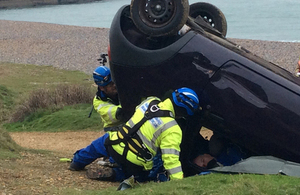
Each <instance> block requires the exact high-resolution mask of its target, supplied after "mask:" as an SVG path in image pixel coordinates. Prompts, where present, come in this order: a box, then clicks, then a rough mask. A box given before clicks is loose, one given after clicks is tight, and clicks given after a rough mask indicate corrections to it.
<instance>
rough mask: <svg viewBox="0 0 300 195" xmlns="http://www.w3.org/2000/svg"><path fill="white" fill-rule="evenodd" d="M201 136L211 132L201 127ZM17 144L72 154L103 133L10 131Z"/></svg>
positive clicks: (207, 135) (208, 134)
mask: <svg viewBox="0 0 300 195" xmlns="http://www.w3.org/2000/svg"><path fill="white" fill-rule="evenodd" d="M201 134H202V135H203V137H208V138H209V137H210V136H211V134H212V133H211V132H210V131H209V130H207V129H202V130H201ZM10 135H11V137H12V138H13V140H15V142H16V143H17V144H19V145H20V146H22V147H25V148H30V149H43V150H50V151H56V152H60V153H64V154H66V155H70V156H71V155H72V154H73V153H74V152H75V151H76V150H78V149H81V148H84V147H86V146H87V145H89V144H90V143H91V142H92V141H93V140H94V139H96V138H98V137H100V136H102V135H103V131H101V132H95V131H78V132H71V131H70V132H58V133H44V132H20V133H10Z"/></svg>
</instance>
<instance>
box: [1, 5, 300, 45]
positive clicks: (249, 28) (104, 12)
mask: <svg viewBox="0 0 300 195" xmlns="http://www.w3.org/2000/svg"><path fill="white" fill-rule="evenodd" d="M130 2H131V1H130V0H101V1H98V2H93V3H86V4H68V5H51V6H41V7H34V8H23V9H8V10H0V20H13V21H30V22H44V23H54V24H63V25H75V26H87V27H103V28H110V24H111V21H112V19H113V17H114V15H115V13H116V12H117V11H118V10H119V8H120V7H122V6H123V5H129V4H130ZM195 2H199V1H195V0H190V1H189V3H190V4H192V3H195ZM202 2H203V1H202ZM204 2H208V3H211V4H213V5H215V6H216V7H218V8H219V9H220V10H221V11H222V12H223V13H224V15H225V17H226V20H227V25H228V31H227V37H228V38H240V39H257V40H269V41H283V42H300V0H209V1H204ZM0 28H1V26H0Z"/></svg>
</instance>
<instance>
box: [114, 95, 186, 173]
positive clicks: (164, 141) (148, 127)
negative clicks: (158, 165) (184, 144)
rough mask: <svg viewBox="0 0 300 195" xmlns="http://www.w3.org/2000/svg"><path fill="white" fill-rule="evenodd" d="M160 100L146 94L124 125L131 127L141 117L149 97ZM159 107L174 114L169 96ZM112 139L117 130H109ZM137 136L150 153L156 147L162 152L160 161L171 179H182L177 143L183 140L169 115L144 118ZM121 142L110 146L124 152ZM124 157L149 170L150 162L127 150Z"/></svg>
mask: <svg viewBox="0 0 300 195" xmlns="http://www.w3.org/2000/svg"><path fill="white" fill-rule="evenodd" d="M155 99H156V100H159V99H158V98H155V97H149V98H147V99H146V100H144V101H143V102H142V103H141V104H140V105H138V106H137V107H136V111H135V113H134V115H133V116H132V118H131V119H130V120H129V121H128V122H127V123H126V125H127V126H129V127H133V126H134V125H135V124H137V123H138V122H139V121H141V119H142V118H143V117H144V112H145V111H146V110H147V108H148V106H149V103H150V102H151V101H152V100H155ZM158 106H159V107H160V109H161V110H169V111H171V112H172V114H173V116H175V112H174V107H173V104H172V102H171V100H170V99H166V100H165V101H163V102H160V103H159V104H158ZM108 133H109V139H110V140H111V141H113V140H117V139H118V135H117V132H108ZM137 135H138V136H139V137H140V138H141V140H142V142H143V144H144V145H145V146H146V147H147V148H148V150H149V151H150V152H151V153H152V155H153V156H155V155H156V153H157V151H158V150H161V152H162V160H163V165H164V168H165V169H166V170H167V172H168V173H169V175H170V179H182V178H183V172H182V168H181V163H180V161H179V153H180V143H181V140H182V131H181V129H180V127H179V125H178V124H177V122H176V120H175V119H174V118H172V117H155V118H152V119H150V120H147V121H146V122H145V123H144V124H143V125H142V126H141V127H140V129H139V130H138V131H137ZM124 146H125V145H124V143H123V142H121V143H119V144H116V145H112V148H113V149H114V150H115V151H116V152H117V153H119V154H120V155H122V154H123V151H124ZM126 159H127V160H129V161H130V162H132V163H134V164H136V165H139V166H143V167H144V169H145V170H151V169H152V167H153V161H145V160H143V159H141V158H140V157H138V156H136V155H135V154H134V153H132V152H131V151H130V150H129V151H128V153H127V156H126Z"/></svg>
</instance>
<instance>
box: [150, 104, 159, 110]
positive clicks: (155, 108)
mask: <svg viewBox="0 0 300 195" xmlns="http://www.w3.org/2000/svg"><path fill="white" fill-rule="evenodd" d="M150 111H151V112H157V111H159V107H158V106H157V105H156V104H155V105H152V106H151V107H150Z"/></svg>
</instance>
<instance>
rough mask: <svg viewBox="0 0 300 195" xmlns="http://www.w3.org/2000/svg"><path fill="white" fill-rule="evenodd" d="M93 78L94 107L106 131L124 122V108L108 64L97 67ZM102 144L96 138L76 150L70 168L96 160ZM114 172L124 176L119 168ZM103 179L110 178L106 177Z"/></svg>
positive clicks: (75, 168)
mask: <svg viewBox="0 0 300 195" xmlns="http://www.w3.org/2000/svg"><path fill="white" fill-rule="evenodd" d="M93 79H94V82H95V84H96V85H97V88H98V91H97V93H96V96H95V97H94V99H93V108H94V109H95V110H96V111H97V112H98V113H99V114H100V117H101V120H102V122H103V128H104V131H110V130H112V128H113V127H115V126H118V125H121V124H123V123H124V122H123V112H122V108H121V105H119V99H118V92H117V88H116V85H115V83H114V82H113V81H112V79H111V74H110V69H109V68H108V67H106V66H99V67H97V68H96V69H95V70H94V72H93ZM101 144H103V143H101V140H95V141H94V142H93V143H92V144H91V145H89V146H88V147H86V148H84V149H81V150H78V151H76V152H75V153H74V157H73V160H72V163H71V165H70V167H69V170H71V171H80V170H83V169H84V167H85V165H86V164H90V163H91V162H93V161H94V160H96V158H95V154H97V153H98V152H96V149H97V147H98V145H101ZM105 156H107V155H105ZM107 157H108V156H107ZM87 159H88V160H87ZM90 159H92V160H90ZM109 161H110V162H111V163H112V164H113V163H114V160H113V159H112V158H110V159H109ZM114 173H116V177H117V179H118V180H120V179H121V178H123V173H122V171H121V170H120V169H119V168H114ZM103 179H104V180H105V179H109V178H105V177H104V178H103Z"/></svg>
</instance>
